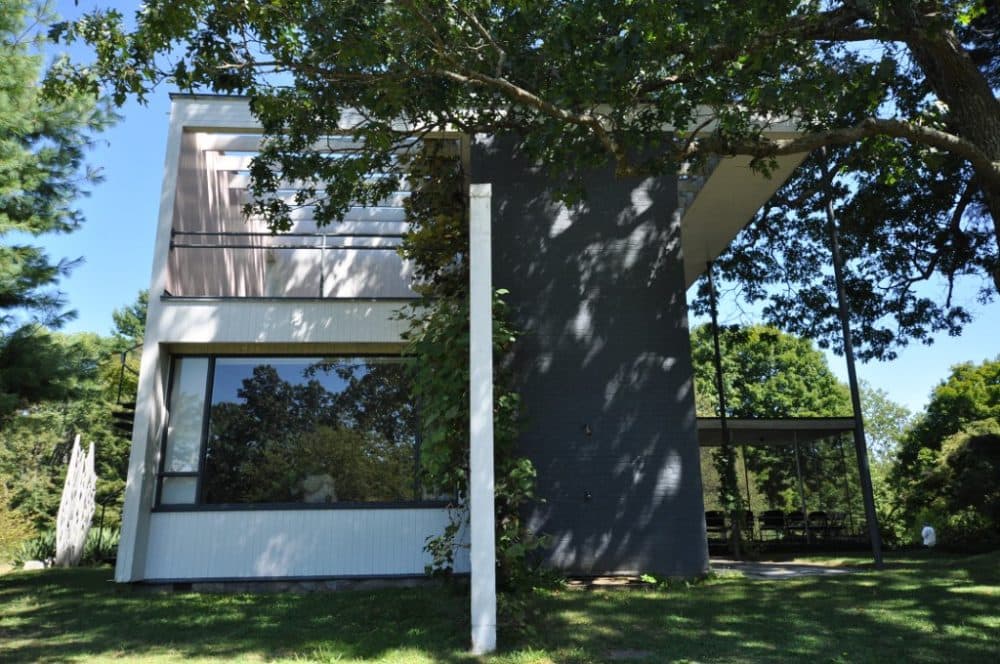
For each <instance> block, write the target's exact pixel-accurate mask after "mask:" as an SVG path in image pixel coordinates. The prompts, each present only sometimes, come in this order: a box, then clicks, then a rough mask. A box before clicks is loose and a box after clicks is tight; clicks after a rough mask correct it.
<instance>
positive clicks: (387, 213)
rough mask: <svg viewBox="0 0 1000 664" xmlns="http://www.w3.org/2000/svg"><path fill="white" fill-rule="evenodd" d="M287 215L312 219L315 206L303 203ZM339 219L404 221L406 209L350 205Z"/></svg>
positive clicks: (294, 218)
mask: <svg viewBox="0 0 1000 664" xmlns="http://www.w3.org/2000/svg"><path fill="white" fill-rule="evenodd" d="M289 216H290V217H291V218H292V219H293V220H297V219H302V220H307V221H308V220H312V219H313V218H314V216H315V206H312V205H303V206H301V207H296V208H293V209H292V210H290V211H289ZM341 219H342V220H343V221H394V222H405V221H406V210H404V209H403V208H371V207H352V208H348V209H347V212H345V213H344V216H343V217H341ZM393 232H395V231H393Z"/></svg>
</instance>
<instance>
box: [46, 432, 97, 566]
mask: <svg viewBox="0 0 1000 664" xmlns="http://www.w3.org/2000/svg"><path fill="white" fill-rule="evenodd" d="M96 493H97V473H96V472H94V444H93V443H91V444H90V448H89V449H88V450H87V456H84V455H83V451H82V450H81V449H80V436H77V437H76V440H74V441H73V452H72V453H71V454H70V457H69V469H68V470H67V471H66V484H65V485H64V486H63V492H62V499H61V500H60V501H59V514H58V516H56V565H59V566H60V567H72V566H74V565H79V564H80V558H81V557H83V547H84V544H86V542H87V533H88V532H90V522H91V520H92V519H93V518H94V499H95V496H96Z"/></svg>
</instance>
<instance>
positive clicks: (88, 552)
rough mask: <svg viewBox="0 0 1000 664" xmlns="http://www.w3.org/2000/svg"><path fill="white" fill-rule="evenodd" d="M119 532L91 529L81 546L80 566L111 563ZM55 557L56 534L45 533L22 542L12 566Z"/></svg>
mask: <svg viewBox="0 0 1000 664" xmlns="http://www.w3.org/2000/svg"><path fill="white" fill-rule="evenodd" d="M120 536H121V532H120V531H119V530H118V529H117V528H110V527H105V528H91V529H90V532H89V533H87V541H86V543H84V545H83V557H82V558H81V559H80V564H81V565H99V564H101V563H105V562H113V561H114V560H115V558H116V556H117V553H118V540H119V539H120ZM55 557H56V532H55V531H54V530H46V531H45V532H43V533H41V534H39V535H37V536H36V537H33V538H31V539H29V540H27V541H25V542H23V543H22V544H21V546H20V548H19V549H18V550H17V551H16V552H15V554H14V564H15V565H18V566H21V565H24V563H25V562H26V561H28V560H41V561H43V562H44V561H47V560H52V559H54V558H55Z"/></svg>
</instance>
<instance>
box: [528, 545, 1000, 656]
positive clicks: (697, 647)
mask: <svg viewBox="0 0 1000 664" xmlns="http://www.w3.org/2000/svg"><path fill="white" fill-rule="evenodd" d="M998 568H1000V555H997V554H991V555H990V556H986V557H982V558H978V559H977V558H970V559H968V561H964V562H962V561H959V562H956V563H954V564H949V563H948V562H947V561H946V560H943V559H941V558H935V557H927V559H926V560H925V559H918V560H902V561H890V564H889V566H888V568H887V569H886V570H884V571H878V572H876V571H872V572H863V573H858V574H851V575H842V576H837V577H825V578H824V577H810V578H802V579H795V580H782V581H751V580H747V579H741V578H733V577H722V578H719V579H716V580H712V581H709V582H707V583H705V584H704V585H701V586H695V587H692V588H690V589H686V590H685V589H682V590H677V591H669V592H621V591H619V592H615V591H600V592H566V591H562V592H556V593H545V594H542V596H541V598H540V600H539V601H540V602H541V604H542V606H541V607H540V608H541V609H542V611H541V612H542V614H544V615H546V616H547V618H546V619H545V621H544V624H542V625H539V627H538V632H539V633H540V634H545V635H548V637H547V638H546V640H545V643H543V644H538V643H537V642H533V643H532V644H531V645H533V646H536V647H537V646H538V645H543V646H544V647H546V648H547V652H548V653H549V654H550V655H553V658H554V659H555V660H556V661H565V660H577V659H579V660H584V661H605V660H606V659H607V658H608V657H609V655H610V654H611V653H613V652H614V651H633V652H635V651H643V652H645V653H647V657H646V659H647V660H648V661H677V660H681V661H684V660H693V661H702V662H705V661H815V662H830V661H846V662H869V661H871V662H876V661H878V662H882V661H907V662H987V661H1000V641H998V639H997V634H998V633H1000V632H998V630H1000V569H998ZM523 645H524V646H527V645H528V644H527V643H524V644H523ZM557 653H566V654H567V657H566V658H561V657H559V656H557Z"/></svg>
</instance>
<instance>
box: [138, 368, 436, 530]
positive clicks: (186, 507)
mask: <svg viewBox="0 0 1000 664" xmlns="http://www.w3.org/2000/svg"><path fill="white" fill-rule="evenodd" d="M197 358H204V359H207V360H208V370H207V371H206V377H205V380H206V386H205V405H204V412H203V415H202V423H201V441H200V447H199V450H198V470H197V471H168V470H165V465H166V457H167V454H166V452H167V430H168V428H169V425H170V422H169V418H170V413H169V407H170V400H171V398H172V397H173V389H174V379H175V377H176V373H177V361H178V360H180V359H197ZM220 358H226V359H228V358H242V359H254V358H260V359H267V358H282V359H297V358H303V359H305V358H322V359H341V358H344V359H346V358H358V359H365V358H372V359H393V360H406V359H408V358H407V356H406V355H388V354H385V353H344V352H337V353H267V354H247V353H172V354H171V355H170V368H169V370H168V372H167V390H166V408H167V417H166V419H165V420H164V423H163V427H162V432H161V434H160V441H159V459H158V460H157V473H156V486H155V491H156V495H155V496H154V501H153V508H152V511H153V512H266V511H276V510H277V511H300V510H345V509H347V510H357V509H365V510H371V509H441V508H447V507H453V506H454V504H455V503H454V501H453V500H441V499H434V500H396V501H382V502H376V501H335V502H329V503H304V502H300V503H293V502H287V503H205V502H203V500H204V493H203V492H204V488H203V484H204V481H203V480H204V476H205V457H206V455H207V453H208V445H207V443H208V434H209V428H210V424H211V422H210V419H211V417H210V413H211V407H212V396H213V395H212V391H213V387H214V383H215V362H216V360H217V359H220ZM410 359H412V358H410ZM415 407H416V411H417V421H418V426H417V432H416V448H415V458H414V484H415V490H416V491H415V493H416V494H417V495H420V491H421V485H420V453H421V447H422V436H421V427H420V426H419V421H420V404H419V402H418V403H416V404H415ZM170 477H194V478H195V481H196V485H195V502H194V503H166V504H164V503H163V502H162V497H163V480H164V478H170Z"/></svg>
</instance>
